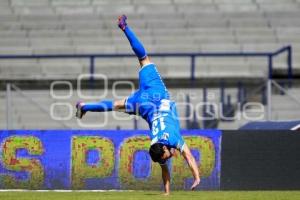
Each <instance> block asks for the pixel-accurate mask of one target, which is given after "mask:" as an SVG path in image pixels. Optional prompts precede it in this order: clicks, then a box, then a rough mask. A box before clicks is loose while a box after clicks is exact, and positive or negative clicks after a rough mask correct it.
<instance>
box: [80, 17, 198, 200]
mask: <svg viewBox="0 0 300 200" xmlns="http://www.w3.org/2000/svg"><path fill="white" fill-rule="evenodd" d="M126 19H127V17H126V16H125V15H122V16H120V17H119V18H118V26H119V27H120V29H121V30H122V31H123V32H124V34H125V35H126V37H127V39H128V40H129V43H130V45H131V47H132V49H133V51H134V53H135V54H136V56H137V58H138V60H139V63H140V66H141V69H140V72H139V89H138V90H137V91H135V92H134V93H133V94H131V95H130V96H129V97H128V98H126V99H123V100H115V101H113V100H103V101H100V102H94V103H84V102H78V103H77V104H76V108H77V112H76V116H77V117H78V118H82V117H83V115H84V114H85V113H86V112H88V111H91V112H106V111H121V112H125V113H128V114H136V115H140V116H141V117H142V118H143V119H145V120H146V121H147V122H148V124H149V128H150V130H151V131H150V139H151V146H150V149H149V153H150V156H151V159H152V160H153V161H154V162H158V163H159V164H160V166H161V169H162V179H163V183H164V190H165V193H164V194H165V195H168V194H169V193H170V173H169V170H168V166H167V165H166V161H167V160H168V159H169V158H171V157H172V156H173V154H174V152H175V149H177V150H179V151H180V152H181V155H182V156H183V157H184V158H185V160H186V161H187V163H188V165H189V167H190V169H191V171H192V174H193V176H194V182H193V185H192V186H191V189H192V190H193V189H195V187H196V186H197V185H199V183H200V175H199V171H198V166H197V163H196V161H195V158H194V157H193V155H192V154H191V151H190V149H189V148H188V146H187V145H186V143H185V142H184V140H183V138H182V136H181V135H180V126H179V121H178V115H177V111H176V105H175V102H173V101H171V100H170V98H169V93H168V91H167V89H166V87H165V85H164V83H163V81H162V79H161V77H160V75H159V73H158V71H157V69H156V67H155V65H154V64H153V63H151V61H150V59H149V57H148V56H147V53H146V50H145V48H144V47H143V44H142V43H141V42H140V41H139V40H138V38H137V37H136V35H135V34H134V33H133V32H132V30H131V29H130V28H129V26H128V25H127V23H126Z"/></svg>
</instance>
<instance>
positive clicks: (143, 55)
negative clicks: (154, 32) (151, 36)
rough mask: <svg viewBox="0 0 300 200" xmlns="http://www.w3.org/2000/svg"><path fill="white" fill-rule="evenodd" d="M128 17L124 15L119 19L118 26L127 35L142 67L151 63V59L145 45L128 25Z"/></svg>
mask: <svg viewBox="0 0 300 200" xmlns="http://www.w3.org/2000/svg"><path fill="white" fill-rule="evenodd" d="M126 20H127V17H126V16H125V15H122V16H120V17H119V18H118V26H119V27H120V29H121V30H122V31H123V32H124V34H125V35H126V37H127V39H128V41H129V43H130V45H131V48H132V50H133V51H134V53H135V55H136V56H137V57H138V59H139V62H140V65H141V67H142V66H144V65H147V64H149V63H150V59H149V57H148V56H147V52H146V50H145V48H144V46H143V44H142V43H141V42H140V41H139V39H138V38H137V36H136V35H135V34H134V32H133V31H132V30H131V29H130V27H129V26H128V25H127V22H126Z"/></svg>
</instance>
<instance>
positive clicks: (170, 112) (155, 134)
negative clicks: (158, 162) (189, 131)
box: [125, 64, 184, 151]
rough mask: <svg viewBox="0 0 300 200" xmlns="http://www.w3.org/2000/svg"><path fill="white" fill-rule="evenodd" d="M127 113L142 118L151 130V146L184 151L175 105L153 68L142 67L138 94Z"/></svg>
mask: <svg viewBox="0 0 300 200" xmlns="http://www.w3.org/2000/svg"><path fill="white" fill-rule="evenodd" d="M125 112H126V113H128V114H136V115H140V116H141V117H142V118H144V119H145V120H146V121H147V122H148V124H149V128H150V130H151V133H150V138H151V140H152V143H156V142H158V143H162V144H165V145H166V146H169V147H172V148H176V149H179V150H180V151H182V150H183V146H184V140H183V138H182V136H181V135H180V125H179V120H178V114H177V110H176V104H175V102H173V101H171V100H170V97H169V93H168V90H167V88H166V86H165V84H164V82H163V80H162V79H161V76H160V74H159V72H158V71H157V69H156V67H155V65H154V64H148V65H146V66H143V68H142V69H141V70H140V72H139V90H137V91H135V92H134V93H133V94H132V95H130V96H129V97H128V98H127V100H126V102H125Z"/></svg>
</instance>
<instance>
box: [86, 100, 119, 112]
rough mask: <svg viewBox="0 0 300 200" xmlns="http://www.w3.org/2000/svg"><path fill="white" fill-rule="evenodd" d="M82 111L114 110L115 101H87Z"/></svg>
mask: <svg viewBox="0 0 300 200" xmlns="http://www.w3.org/2000/svg"><path fill="white" fill-rule="evenodd" d="M81 109H82V111H84V112H87V111H91V112H105V111H112V110H113V101H112V100H107V101H100V102H94V103H85V104H84V105H83V106H82V108H81Z"/></svg>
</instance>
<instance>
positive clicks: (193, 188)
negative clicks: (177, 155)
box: [191, 179, 200, 190]
mask: <svg viewBox="0 0 300 200" xmlns="http://www.w3.org/2000/svg"><path fill="white" fill-rule="evenodd" d="M199 184H200V179H195V181H194V183H193V185H192V186H191V190H195V188H196V187H197V185H199Z"/></svg>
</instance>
